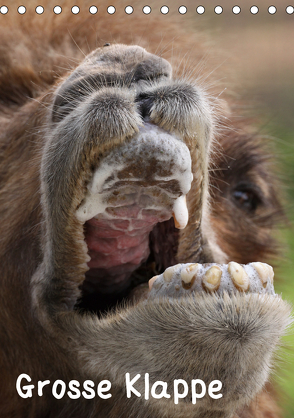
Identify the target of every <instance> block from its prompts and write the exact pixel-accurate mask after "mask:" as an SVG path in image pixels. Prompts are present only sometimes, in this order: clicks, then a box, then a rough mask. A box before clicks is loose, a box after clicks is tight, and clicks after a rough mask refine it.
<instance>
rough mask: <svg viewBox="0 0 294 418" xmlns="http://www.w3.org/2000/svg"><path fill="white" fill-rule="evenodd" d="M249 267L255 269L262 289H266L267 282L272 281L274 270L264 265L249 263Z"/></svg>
mask: <svg viewBox="0 0 294 418" xmlns="http://www.w3.org/2000/svg"><path fill="white" fill-rule="evenodd" d="M251 265H252V266H253V267H254V268H255V270H256V271H257V273H258V276H259V278H260V280H261V282H262V285H263V287H266V285H267V282H268V280H270V281H271V282H272V283H273V279H274V270H273V268H272V266H270V265H268V264H266V263H259V262H257V263H251Z"/></svg>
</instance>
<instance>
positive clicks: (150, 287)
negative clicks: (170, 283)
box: [148, 276, 158, 290]
mask: <svg viewBox="0 0 294 418" xmlns="http://www.w3.org/2000/svg"><path fill="white" fill-rule="evenodd" d="M157 277H158V276H154V277H152V278H151V279H150V280H149V282H148V285H149V290H151V289H152V286H153V283H154V282H155V280H156V279H157Z"/></svg>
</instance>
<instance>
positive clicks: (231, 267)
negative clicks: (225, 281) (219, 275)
mask: <svg viewBox="0 0 294 418" xmlns="http://www.w3.org/2000/svg"><path fill="white" fill-rule="evenodd" d="M228 272H229V274H230V276H231V278H232V281H233V283H234V285H235V286H236V288H237V289H238V290H242V291H244V292H246V291H247V290H248V289H249V278H248V276H247V274H246V272H245V270H244V268H243V267H242V266H241V265H240V264H238V263H235V262H234V261H231V262H230V263H229V264H228Z"/></svg>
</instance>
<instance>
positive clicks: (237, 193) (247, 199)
mask: <svg viewBox="0 0 294 418" xmlns="http://www.w3.org/2000/svg"><path fill="white" fill-rule="evenodd" d="M233 198H234V201H235V203H236V204H237V206H239V207H240V208H241V209H244V210H246V211H247V212H255V211H256V209H257V207H258V206H259V205H260V203H261V199H260V197H259V196H258V194H257V193H256V191H255V190H252V189H250V188H246V187H237V188H236V189H235V190H234V191H233Z"/></svg>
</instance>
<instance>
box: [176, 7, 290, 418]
mask: <svg viewBox="0 0 294 418" xmlns="http://www.w3.org/2000/svg"><path fill="white" fill-rule="evenodd" d="M175 3H177V2H175ZM183 4H185V5H186V6H187V7H188V11H191V12H192V13H191V16H190V17H189V18H188V16H187V20H186V22H187V23H188V19H189V22H190V24H191V25H192V27H193V28H195V30H199V29H205V30H206V31H207V32H208V35H209V37H210V38H211V39H212V50H213V49H214V48H215V47H216V48H217V50H219V51H223V50H225V56H224V59H223V62H221V66H220V68H218V69H217V74H218V75H219V74H222V66H223V67H224V68H226V71H225V73H226V74H227V75H226V76H225V77H226V78H225V79H224V80H222V81H221V82H222V84H223V85H225V86H226V85H228V89H231V88H232V89H233V91H235V92H236V98H237V99H239V98H242V99H243V98H244V99H245V102H247V103H248V104H249V103H250V107H251V109H250V110H249V109H248V111H251V113H252V111H254V112H253V114H256V115H257V117H258V118H259V120H260V121H261V125H262V127H261V132H262V133H263V134H265V135H268V136H269V140H270V141H271V142H272V145H273V147H274V150H275V153H276V155H277V157H278V170H279V176H280V177H281V179H282V181H283V184H284V195H285V201H286V211H287V215H288V218H289V221H290V222H289V224H288V225H285V226H284V228H283V229H282V231H281V237H280V239H281V241H282V242H283V243H284V245H285V249H284V250H283V252H282V259H281V261H280V262H279V265H278V267H277V268H276V276H277V281H276V285H275V286H276V290H277V292H278V293H282V295H283V298H284V299H286V300H288V301H289V302H290V303H292V304H293V302H294V229H293V225H294V45H293V40H294V14H293V15H288V14H287V13H286V12H285V8H286V7H287V6H288V5H289V3H288V1H283V0H279V1H275V2H273V3H270V2H268V1H264V0H262V1H256V2H255V1H254V2H252V3H251V2H247V1H236V2H235V1H229V0H227V1H226V0H224V1H219V2H213V1H210V0H209V1H208V0H204V1H203V3H200V4H202V5H203V6H204V7H205V8H206V11H205V13H204V15H202V16H197V13H196V12H195V9H196V7H197V6H198V5H199V4H198V3H197V4H196V3H195V2H194V1H186V2H183ZM218 4H220V5H221V6H222V7H223V13H222V14H221V15H216V14H215V13H214V12H213V9H214V7H215V6H217V5H218ZM236 4H237V5H239V6H240V7H241V9H242V11H241V13H240V14H239V15H234V14H233V13H232V7H233V6H235V5H236ZM272 4H274V5H275V6H276V7H277V13H276V14H275V15H270V14H269V13H268V10H267V9H268V7H269V6H271V5H272ZM179 5H180V4H176V6H179ZM252 5H256V6H258V7H259V12H258V14H257V15H252V14H251V13H250V11H249V9H250V6H252ZM187 15H188V14H187ZM218 61H219V58H218ZM228 68H229V69H230V71H229V72H227V69H228ZM244 112H246V109H245V110H244ZM259 128H260V126H258V129H259ZM284 345H285V347H283V349H281V350H280V351H279V358H280V362H279V363H280V367H279V370H278V373H277V376H276V377H275V379H276V381H278V383H279V386H280V388H281V392H282V397H281V399H282V401H281V404H282V405H283V408H284V410H285V418H290V417H294V331H293V329H292V330H290V332H289V335H288V336H287V337H285V339H284Z"/></svg>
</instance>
